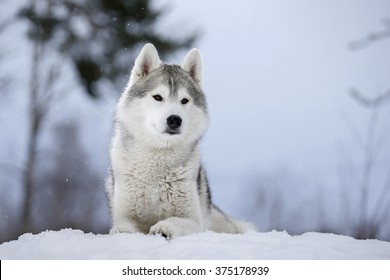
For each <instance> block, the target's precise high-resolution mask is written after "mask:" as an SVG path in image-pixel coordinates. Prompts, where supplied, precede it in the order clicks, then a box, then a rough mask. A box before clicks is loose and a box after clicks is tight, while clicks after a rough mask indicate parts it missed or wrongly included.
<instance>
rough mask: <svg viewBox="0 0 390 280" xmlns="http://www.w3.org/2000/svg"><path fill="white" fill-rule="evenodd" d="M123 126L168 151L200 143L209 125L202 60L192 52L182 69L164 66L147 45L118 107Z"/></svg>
mask: <svg viewBox="0 0 390 280" xmlns="http://www.w3.org/2000/svg"><path fill="white" fill-rule="evenodd" d="M118 110H119V111H120V113H119V114H118V115H119V116H120V118H121V120H120V121H121V122H122V123H124V125H126V127H127V129H128V130H129V131H130V133H131V135H132V136H133V137H134V138H137V139H138V140H141V141H144V142H145V143H147V144H149V145H152V146H158V147H166V146H171V145H174V144H176V143H191V142H194V141H197V140H198V139H199V138H200V137H201V136H202V135H203V134H204V132H205V130H206V128H207V125H208V112H207V104H206V98H205V96H204V94H203V92H202V60H201V56H200V53H199V51H198V50H196V49H192V50H191V51H190V52H188V54H187V55H186V57H185V58H184V60H183V63H182V64H181V65H180V66H179V65H170V64H164V63H162V62H161V61H160V59H159V56H158V53H157V50H156V48H155V47H154V46H153V45H152V44H146V45H145V46H144V47H143V49H142V50H141V53H140V54H139V56H138V57H137V59H136V61H135V65H134V68H133V70H132V73H131V76H130V79H129V82H128V86H127V88H126V90H125V91H124V93H123V95H122V97H121V101H120V102H119V105H118Z"/></svg>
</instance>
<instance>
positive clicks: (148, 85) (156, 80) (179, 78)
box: [127, 64, 207, 111]
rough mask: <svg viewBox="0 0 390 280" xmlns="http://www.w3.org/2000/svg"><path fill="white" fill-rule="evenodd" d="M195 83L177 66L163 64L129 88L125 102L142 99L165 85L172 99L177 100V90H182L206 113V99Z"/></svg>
mask: <svg viewBox="0 0 390 280" xmlns="http://www.w3.org/2000/svg"><path fill="white" fill-rule="evenodd" d="M195 83H196V82H195V81H193V80H192V78H191V77H190V76H189V74H187V73H186V72H185V71H184V70H183V69H181V67H180V66H179V65H175V64H163V65H162V66H161V67H160V68H158V69H156V70H154V71H152V72H151V73H150V74H149V75H148V76H147V77H146V78H145V79H142V80H140V81H138V82H137V83H135V84H134V85H133V86H132V87H131V88H130V90H129V92H128V93H127V101H128V102H129V103H130V102H132V100H133V99H134V98H143V97H145V96H146V94H147V93H148V92H150V91H152V90H154V89H155V88H157V87H158V86H159V85H161V84H165V85H166V86H167V87H168V90H169V96H170V97H171V98H172V99H175V98H177V97H178V90H179V89H182V88H184V89H185V90H186V92H187V93H188V94H189V95H190V96H191V98H192V99H193V101H194V104H195V105H196V106H199V107H201V108H203V109H204V110H206V111H207V103H206V97H205V96H204V94H203V92H202V90H201V89H200V88H199V87H198V86H197V85H196V84H195Z"/></svg>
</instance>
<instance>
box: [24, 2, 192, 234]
mask: <svg viewBox="0 0 390 280" xmlns="http://www.w3.org/2000/svg"><path fill="white" fill-rule="evenodd" d="M162 14H163V11H156V10H154V9H152V7H151V3H150V1H148V0H131V1H128V0H93V1H92V0H31V1H28V2H27V3H26V4H25V5H23V7H22V8H21V9H20V11H19V13H18V17H19V18H21V19H23V20H25V21H27V23H28V33H27V35H28V38H29V40H30V41H31V43H32V47H31V66H30V67H31V70H30V85H29V93H28V97H29V99H30V100H29V122H30V124H29V125H30V128H29V135H28V140H27V146H28V148H27V157H26V161H25V162H26V163H25V166H24V172H23V187H24V199H23V201H24V202H23V210H22V220H23V222H22V223H23V229H22V230H23V232H28V231H31V229H32V228H33V226H32V221H31V209H32V206H33V204H32V203H33V194H34V193H36V192H37V191H38V190H37V189H34V190H33V188H34V185H36V186H38V185H37V184H35V183H34V180H33V178H34V174H35V172H36V170H35V168H36V164H37V160H36V158H37V145H38V139H39V135H40V133H41V130H42V124H43V123H44V120H46V117H47V115H48V114H47V113H48V111H49V108H50V107H52V103H53V102H54V101H58V100H59V96H60V95H61V94H60V92H59V89H58V88H56V83H57V81H58V80H59V79H60V74H61V69H62V66H63V65H64V64H65V63H67V62H68V61H69V62H70V63H71V64H72V65H73V66H74V70H75V73H76V76H77V77H78V78H79V80H80V82H81V84H82V85H83V87H84V88H85V92H86V93H88V95H89V96H90V97H93V98H98V97H100V96H101V92H99V88H100V87H99V84H101V83H104V82H109V83H111V84H113V85H115V86H116V87H117V88H118V92H119V89H120V88H122V87H123V86H124V80H123V79H124V78H125V77H126V75H128V74H129V70H130V67H131V64H132V63H131V62H132V61H133V60H134V58H135V55H136V54H135V51H137V50H138V47H139V46H140V45H141V44H144V43H145V42H151V43H153V44H155V45H156V47H157V48H158V49H159V52H160V53H161V54H162V56H164V55H167V54H169V53H172V52H174V51H176V50H179V49H180V48H184V47H188V46H189V45H191V44H192V42H193V41H194V40H195V38H196V36H195V34H191V35H189V36H187V37H183V38H181V39H176V40H175V39H169V38H165V37H163V36H161V35H159V34H157V33H156V32H155V30H154V26H155V24H156V22H157V21H156V20H157V19H158V17H159V16H161V15H162ZM53 53H55V54H57V56H56V58H55V59H54V60H53ZM58 54H59V56H58ZM58 57H60V59H58ZM62 95H63V94H62Z"/></svg>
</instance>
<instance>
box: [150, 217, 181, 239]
mask: <svg viewBox="0 0 390 280" xmlns="http://www.w3.org/2000/svg"><path fill="white" fill-rule="evenodd" d="M149 234H154V235H161V236H162V237H164V238H166V239H172V238H173V237H174V236H175V229H174V226H173V225H172V224H171V223H169V222H167V221H160V222H158V223H157V224H155V225H154V226H152V227H151V228H150V231H149Z"/></svg>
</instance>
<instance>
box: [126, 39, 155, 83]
mask: <svg viewBox="0 0 390 280" xmlns="http://www.w3.org/2000/svg"><path fill="white" fill-rule="evenodd" d="M160 64H161V61H160V58H159V57H158V53H157V50H156V48H155V47H154V46H153V44H150V43H148V44H146V45H145V46H144V47H143V48H142V50H141V52H140V54H139V55H138V57H137V59H136V60H135V64H134V68H133V70H132V72H131V76H130V84H134V83H135V82H137V81H139V80H140V79H142V78H144V77H146V76H147V75H149V74H150V72H152V71H153V70H155V69H157V68H158V67H159V66H160Z"/></svg>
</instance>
